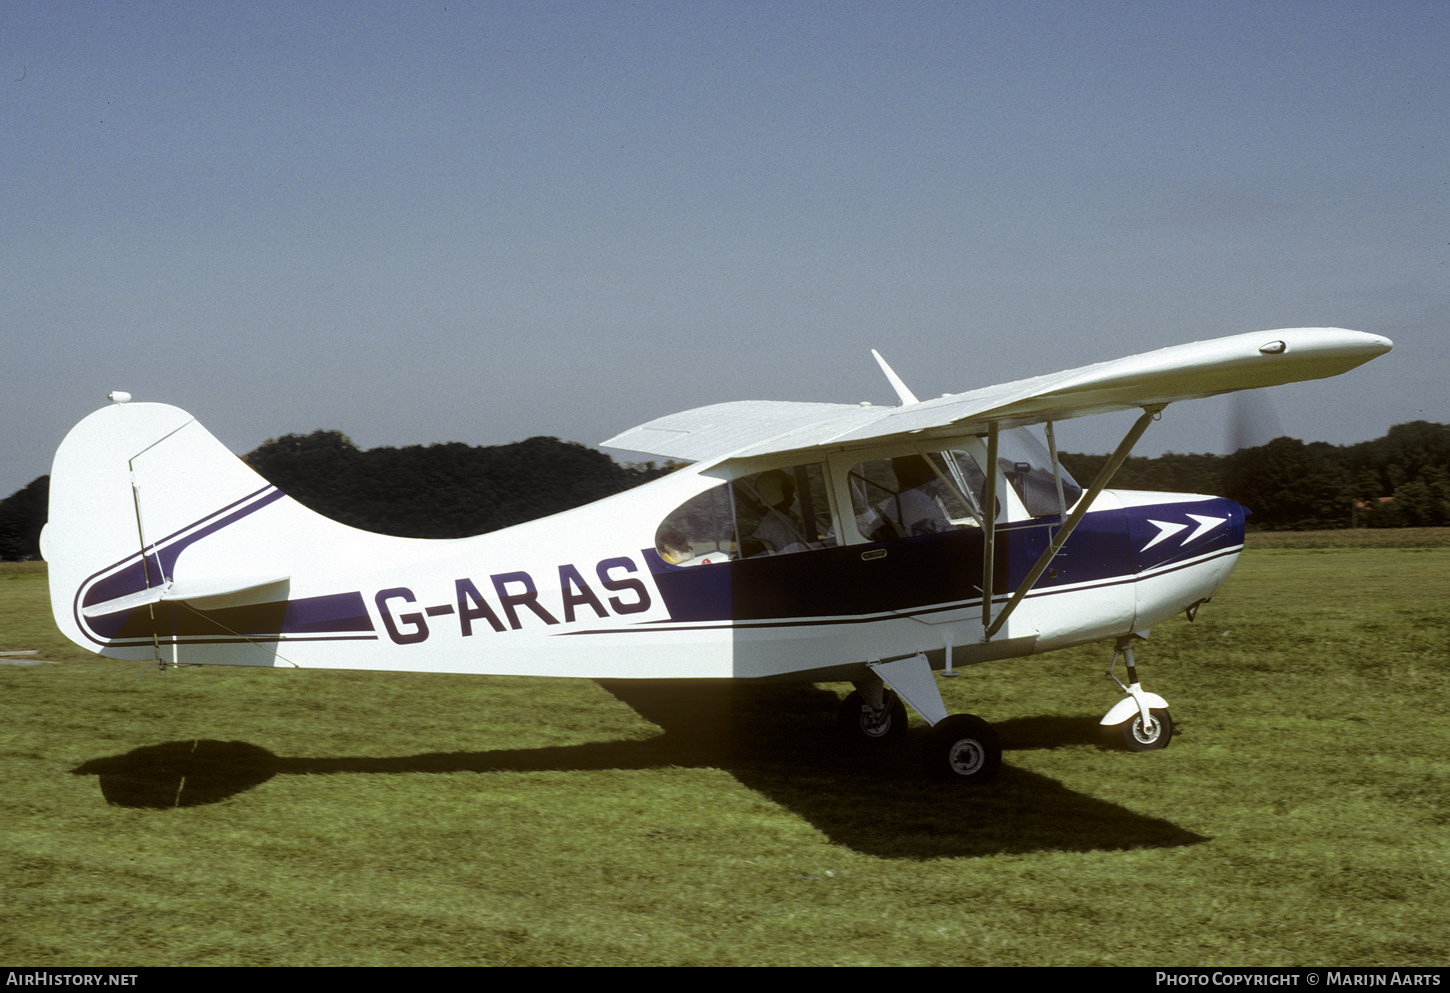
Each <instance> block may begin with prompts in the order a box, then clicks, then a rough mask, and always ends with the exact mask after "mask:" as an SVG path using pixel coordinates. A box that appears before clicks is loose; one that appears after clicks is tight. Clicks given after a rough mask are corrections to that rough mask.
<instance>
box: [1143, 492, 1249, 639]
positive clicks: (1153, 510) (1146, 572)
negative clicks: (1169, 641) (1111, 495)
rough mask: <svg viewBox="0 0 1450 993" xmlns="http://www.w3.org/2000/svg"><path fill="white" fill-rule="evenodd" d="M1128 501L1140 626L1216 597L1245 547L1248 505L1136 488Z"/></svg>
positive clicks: (1147, 625) (1211, 497)
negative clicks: (1135, 491) (1216, 592)
mask: <svg viewBox="0 0 1450 993" xmlns="http://www.w3.org/2000/svg"><path fill="white" fill-rule="evenodd" d="M1120 496H1130V495H1129V494H1120ZM1124 502H1125V503H1129V504H1131V505H1130V506H1127V507H1126V508H1125V509H1126V511H1127V515H1128V539H1129V543H1130V545H1131V547H1132V557H1133V571H1134V573H1135V575H1136V579H1137V582H1136V583H1135V589H1136V595H1137V610H1136V617H1135V620H1134V627H1135V629H1142V628H1145V627H1150V626H1152V625H1153V624H1155V623H1157V622H1158V621H1161V620H1165V619H1167V618H1168V617H1172V616H1173V615H1174V614H1178V613H1181V612H1182V611H1184V610H1187V609H1188V608H1189V607H1191V606H1192V605H1193V604H1195V603H1199V602H1201V601H1203V600H1206V599H1208V598H1209V597H1211V596H1213V594H1214V592H1215V591H1217V590H1218V588H1219V587H1220V586H1222V585H1223V582H1224V580H1226V579H1227V578H1228V575H1229V573H1230V572H1232V571H1233V567H1234V564H1235V563H1236V562H1237V561H1238V557H1239V553H1240V552H1241V551H1242V550H1243V544H1244V518H1245V517H1246V516H1247V512H1246V511H1245V509H1244V508H1243V507H1241V506H1239V505H1238V504H1237V503H1235V502H1234V501H1232V500H1229V499H1226V498H1224V497H1215V496H1204V495H1201V494H1168V493H1152V494H1149V493H1135V494H1131V496H1130V499H1128V500H1125V501H1124Z"/></svg>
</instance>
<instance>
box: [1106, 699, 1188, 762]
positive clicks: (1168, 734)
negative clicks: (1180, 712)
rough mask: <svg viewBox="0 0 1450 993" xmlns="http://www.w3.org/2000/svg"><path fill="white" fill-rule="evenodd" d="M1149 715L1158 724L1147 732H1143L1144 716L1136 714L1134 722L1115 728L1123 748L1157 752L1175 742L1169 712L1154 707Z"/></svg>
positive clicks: (1126, 722) (1127, 722)
mask: <svg viewBox="0 0 1450 993" xmlns="http://www.w3.org/2000/svg"><path fill="white" fill-rule="evenodd" d="M1148 715H1149V717H1151V718H1152V719H1153V721H1154V722H1156V724H1155V725H1154V726H1153V727H1150V728H1148V730H1147V731H1146V732H1145V731H1144V730H1143V715H1142V714H1134V715H1133V718H1132V720H1127V721H1124V722H1123V723H1121V724H1119V725H1117V726H1116V727H1115V728H1114V730H1115V731H1116V732H1117V735H1118V738H1119V740H1120V741H1121V742H1122V745H1123V747H1124V748H1126V749H1127V750H1128V751H1130V752H1156V751H1158V750H1159V749H1160V748H1167V747H1168V743H1169V742H1170V741H1172V740H1173V718H1172V717H1170V716H1169V715H1168V711H1167V710H1164V709H1162V708H1159V707H1153V708H1152V709H1150V710H1149V711H1148Z"/></svg>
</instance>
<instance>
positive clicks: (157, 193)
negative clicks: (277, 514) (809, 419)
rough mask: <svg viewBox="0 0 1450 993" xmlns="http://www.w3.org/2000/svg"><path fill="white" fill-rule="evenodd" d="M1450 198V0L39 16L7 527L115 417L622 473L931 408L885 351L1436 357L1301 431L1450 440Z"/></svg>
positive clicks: (3, 305) (16, 234)
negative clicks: (652, 455) (654, 431)
mask: <svg viewBox="0 0 1450 993" xmlns="http://www.w3.org/2000/svg"><path fill="white" fill-rule="evenodd" d="M1447 183H1450V4H1447V3H1444V2H1423V3H1396V2H1385V0H1375V2H1362V3H1334V2H1328V0H1318V2H1312V3H1302V4H1301V3H1286V2H1272V3H1263V2H1252V3H1238V2H1222V0H1216V2H1212V3H1209V2H1193V3H1174V2H1164V0H1153V2H1140V0H1127V2H1070V3H1049V2H1014V3H1003V2H981V3H975V2H965V3H935V2H921V0H918V2H911V3H900V4H893V3H884V2H878V3H848V2H837V3H828V4H815V3H807V2H794V0H793V2H785V0H779V2H775V3H732V2H726V0H713V2H707V3H688V2H680V0H675V2H668V3H651V2H638V3H626V2H609V0H596V2H585V0H570V2H565V3H531V2H524V0H513V2H505V3H468V2H460V0H446V2H411V3H382V2H373V3H320V2H303V0H287V2H275V3H268V2H262V0H253V2H245V3H234V2H233V3H207V2H198V0H185V2H177V3H159V2H158V3H128V2H120V0H117V2H108V3H105V4H98V3H94V2H91V0H86V2H76V3H71V2H59V0H52V2H28V0H5V2H4V3H3V4H0V497H3V496H4V495H6V494H8V493H10V492H13V491H14V490H16V489H18V488H20V487H21V486H23V485H25V484H26V483H28V482H29V481H30V480H31V479H33V478H34V477H36V476H38V475H40V474H42V473H44V472H48V471H49V468H50V459H51V455H52V453H53V451H54V449H55V446H56V445H57V444H58V443H59V442H60V440H61V438H62V437H63V436H64V434H65V432H66V431H67V430H68V429H69V428H70V426H71V425H72V424H73V423H74V422H75V421H77V420H79V419H80V418H81V417H83V416H84V415H85V414H86V413H88V412H89V411H90V410H92V409H94V408H96V407H98V406H101V405H103V404H104V403H105V394H106V393H107V392H108V391H109V390H112V389H123V390H127V391H129V392H131V393H132V394H134V395H135V396H136V398H137V399H139V400H160V401H165V402H169V403H174V404H177V405H179V406H182V407H184V408H186V409H187V410H189V411H191V412H192V413H193V414H195V415H196V416H197V417H198V419H200V420H201V422H202V423H203V424H205V425H206V426H207V427H208V428H210V429H211V430H212V432H213V433H215V434H216V435H217V436H218V437H219V438H220V439H221V440H222V441H223V442H224V443H226V444H227V445H228V446H230V447H231V448H232V449H233V450H234V451H237V452H245V451H248V450H250V449H251V448H253V447H255V446H256V445H258V444H260V443H261V442H262V441H264V440H266V439H267V438H269V437H276V436H279V435H282V434H288V433H307V432H311V431H313V430H315V429H317V428H333V429H337V430H340V431H342V432H344V433H345V434H347V435H348V436H350V437H351V438H352V439H353V440H354V441H355V442H357V443H358V444H359V445H360V446H362V447H364V448H370V447H374V446H378V445H407V444H420V443H431V442H438V441H462V442H468V443H471V444H500V443H505V442H509V441H515V440H518V439H521V438H525V437H528V436H530V435H539V434H546V435H556V436H558V437H561V438H565V439H568V440H573V441H580V442H584V443H589V444H592V443H597V442H598V441H601V440H603V439H604V438H606V437H608V436H610V435H611V434H613V433H615V432H617V431H620V430H622V429H624V428H627V427H630V426H632V425H634V424H636V423H639V422H641V421H645V420H648V419H650V418H652V417H655V416H658V415H661V414H665V413H670V412H672V411H675V410H680V409H684V408H688V407H693V406H699V405H702V404H706V403H714V402H717V401H723V400H735V399H753V398H767V399H793V400H831V401H842V402H856V401H859V400H872V401H875V402H878V403H890V402H894V395H893V393H892V391H891V389H890V387H889V386H888V384H887V383H886V381H885V379H884V378H883V377H882V376H881V374H880V372H879V370H878V369H877V368H876V365H875V363H874V362H873V361H872V360H871V357H870V354H869V349H870V348H871V347H876V348H879V349H880V350H881V351H882V352H883V353H884V354H885V356H886V357H887V358H888V360H889V361H891V363H892V364H893V365H894V366H895V368H896V370H897V371H898V372H899V373H900V374H901V376H902V378H903V379H905V381H906V382H907V384H908V385H910V386H911V387H912V389H913V390H914V391H915V392H916V393H917V394H918V395H920V396H932V395H936V394H938V393H941V392H946V391H952V392H957V391H961V390H966V389H972V388H976V387H980V386H985V385H990V384H992V383H996V382H1001V381H1005V380H1010V379H1018V378H1022V377H1025V376H1029V375H1036V374H1039V373H1045V372H1052V371H1056V370H1058V369H1064V368H1069V367H1072V366H1077V365H1082V364H1086V363H1089V362H1094V361H1099V360H1103V359H1109V358H1115V357H1118V356H1121V355H1126V354H1132V353H1135V352H1140V351H1147V350H1151V349H1154V348H1158V347H1161V346H1164V345H1169V344H1176V343H1179V342H1184V341H1192V340H1197V339H1202V338H1209V337H1216V336H1219V335H1225V334H1233V333H1237V332H1240V331H1249V330H1257V329H1267V328H1277V327H1303V326H1323V325H1332V326H1340V327H1351V328H1357V329H1359V330H1364V331H1372V332H1376V333H1379V334H1384V335H1388V336H1389V337H1391V338H1393V339H1394V341H1395V344H1396V348H1395V350H1394V351H1393V352H1391V353H1390V354H1389V355H1387V356H1384V357H1383V358H1380V359H1377V360H1376V361H1375V362H1373V363H1371V364H1370V365H1369V366H1366V367H1364V368H1362V369H1359V370H1355V371H1354V372H1351V373H1350V374H1348V375H1346V376H1344V377H1342V378H1340V379H1336V380H1330V381H1320V382H1316V383H1309V384H1300V385H1295V386H1291V387H1278V388H1275V389H1274V390H1271V391H1269V393H1270V395H1271V397H1272V399H1273V402H1274V405H1275V407H1276V409H1277V412H1278V417H1279V420H1280V422H1281V423H1282V426H1283V430H1284V433H1286V434H1290V435H1293V436H1295V437H1299V438H1303V439H1305V440H1323V441H1329V442H1333V443H1335V444H1343V443H1348V442H1354V441H1361V440H1364V439H1367V438H1373V437H1378V436H1379V435H1381V434H1383V433H1384V432H1385V430H1386V429H1388V428H1389V427H1390V426H1391V425H1392V424H1396V423H1400V422H1403V421H1410V420H1417V419H1423V420H1431V421H1439V422H1450V389H1447V386H1446V382H1447V380H1450V357H1447V349H1446V346H1447V343H1450V335H1447V330H1450V185H1447ZM1227 411H1228V406H1227V403H1226V401H1224V400H1222V399H1215V400H1209V401H1198V402H1195V403H1186V404H1178V405H1175V406H1173V407H1170V408H1169V409H1168V410H1167V411H1166V412H1165V414H1164V418H1163V421H1162V422H1161V423H1160V424H1157V425H1155V426H1154V427H1153V428H1152V429H1150V431H1149V432H1148V434H1147V436H1146V437H1145V438H1144V440H1143V442H1142V443H1141V444H1140V446H1139V448H1138V451H1139V453H1141V454H1149V455H1153V454H1159V453H1161V452H1163V451H1166V450H1172V451H1180V452H1182V451H1222V450H1223V449H1224V444H1225V422H1226V420H1227ZM1128 420H1131V418H1128ZM1124 426H1126V422H1118V421H1113V420H1112V419H1102V418H1099V419H1092V420H1080V421H1074V422H1070V423H1067V424H1064V425H1062V426H1061V428H1060V429H1059V442H1060V444H1061V445H1062V447H1064V448H1065V449H1067V450H1079V451H1106V450H1108V449H1109V448H1111V446H1112V445H1113V444H1114V443H1115V442H1116V440H1117V436H1118V434H1119V433H1120V431H1121V430H1122V428H1123V427H1124Z"/></svg>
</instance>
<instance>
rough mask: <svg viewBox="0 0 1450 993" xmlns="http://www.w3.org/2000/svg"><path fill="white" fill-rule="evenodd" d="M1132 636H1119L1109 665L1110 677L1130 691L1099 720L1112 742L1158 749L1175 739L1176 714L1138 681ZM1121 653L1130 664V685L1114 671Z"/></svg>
mask: <svg viewBox="0 0 1450 993" xmlns="http://www.w3.org/2000/svg"><path fill="white" fill-rule="evenodd" d="M1132 638H1133V636H1132V635H1129V636H1128V637H1126V638H1121V639H1119V640H1118V644H1117V647H1116V648H1115V649H1114V651H1113V661H1112V663H1111V664H1110V665H1109V666H1108V677H1109V678H1110V679H1112V681H1113V682H1115V683H1117V684H1118V685H1119V686H1120V687H1122V689H1123V692H1125V693H1127V694H1128V695H1127V696H1125V697H1123V699H1121V700H1119V701H1118V702H1117V704H1115V705H1114V706H1113V709H1112V710H1110V711H1108V712H1107V714H1106V715H1105V716H1104V717H1103V719H1102V721H1101V722H1100V723H1101V724H1102V725H1103V730H1104V732H1105V733H1106V735H1107V739H1108V741H1109V742H1110V743H1112V744H1117V745H1119V746H1121V747H1123V748H1126V749H1127V750H1128V751H1130V752H1155V751H1157V750H1158V749H1160V748H1167V747H1168V743H1169V742H1170V741H1172V740H1173V718H1172V717H1170V716H1169V714H1168V701H1167V700H1165V699H1163V698H1162V697H1161V696H1159V695H1158V694H1156V693H1149V692H1148V691H1147V690H1145V689H1143V687H1142V686H1141V685H1140V684H1139V682H1138V669H1137V666H1135V665H1134V664H1133V643H1132ZM1119 655H1121V656H1123V660H1124V661H1125V662H1127V665H1128V685H1127V686H1123V684H1122V682H1121V681H1120V680H1119V679H1118V677H1117V676H1114V675H1113V666H1115V665H1117V662H1118V656H1119Z"/></svg>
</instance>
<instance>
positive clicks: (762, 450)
mask: <svg viewBox="0 0 1450 993" xmlns="http://www.w3.org/2000/svg"><path fill="white" fill-rule="evenodd" d="M1391 347H1392V343H1391V342H1390V340H1389V339H1388V338H1385V337H1382V336H1380V335H1375V334H1366V333H1365V332H1362V331H1349V330H1346V329H1344V328H1286V329H1281V330H1277V331H1255V332H1250V333H1248V334H1238V335H1232V336H1230V337H1226V338H1216V339H1213V340H1212V341H1196V342H1191V343H1189V344H1185V345H1174V346H1172V347H1169V348H1162V349H1159V350H1158V351H1155V352H1145V353H1144V354H1142V355H1132V356H1128V357H1127V358H1122V359H1115V360H1113V361H1111V362H1099V363H1097V364H1095V365H1088V366H1083V367H1081V368H1079V369H1070V370H1068V371H1066V372H1058V373H1052V374H1050V375H1047V376H1037V377H1034V378H1032V379H1022V380H1018V381H1016V382H1012V383H1004V384H1002V385H1000V386H989V387H987V388H985V389H980V390H972V391H970V392H967V393H955V394H948V395H947V396H944V397H940V398H938V399H935V400H927V401H924V402H922V403H916V404H909V405H905V406H901V407H871V406H857V405H854V404H833V403H799V402H790V401H771V400H745V401H737V402H733V403H720V404H714V405H712V406H708V407H697V408H695V409H693V410H686V411H683V412H681V413H678V414H670V415H669V416H667V417H660V418H656V419H655V420H653V421H650V422H648V423H646V424H642V425H640V426H639V427H635V428H631V429H630V430H628V431H625V432H623V433H621V434H617V435H615V436H614V437H613V438H610V439H609V440H608V441H606V442H604V445H605V447H608V448H618V449H624V450H627V451H634V452H645V453H648V454H651V455H657V456H661V457H663V458H668V459H681V460H684V461H690V462H703V461H715V460H718V459H723V458H725V457H727V456H729V457H733V458H750V457H754V456H760V455H767V454H775V453H784V452H792V451H797V450H803V449H810V448H818V447H822V446H827V445H829V446H832V447H838V448H841V449H848V448H853V447H866V446H868V445H877V444H881V443H884V442H891V441H898V440H904V439H906V438H907V437H908V436H910V437H911V438H912V440H914V441H922V442H925V441H930V440H931V439H933V438H936V437H944V436H948V435H958V436H960V435H963V434H985V433H986V432H987V431H988V429H989V426H990V425H993V424H995V425H996V426H997V427H998V428H1011V427H1021V426H1024V425H1028V424H1040V423H1043V422H1045V421H1060V420H1067V419H1069V418H1073V417H1085V416H1088V415H1091V414H1104V413H1110V412H1113V411H1121V410H1133V409H1141V408H1161V407H1163V406H1165V405H1167V404H1169V403H1172V402H1174V401H1176V400H1191V399H1196V398H1199V397H1208V396H1214V395H1215V394H1219V393H1228V392H1232V391H1234V390H1249V389H1257V388H1259V387H1263V386H1277V385H1280V384H1282V383H1297V382H1301V381H1303V380H1308V379H1323V378H1325V377H1328V376H1337V375H1339V374H1340V373H1342V372H1348V371H1349V370H1350V369H1353V368H1354V367H1355V366H1358V365H1361V364H1363V363H1365V362H1368V361H1369V360H1370V359H1372V358H1374V357H1375V356H1377V355H1382V354H1384V353H1385V352H1387V351H1389V350H1390V348H1391Z"/></svg>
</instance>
